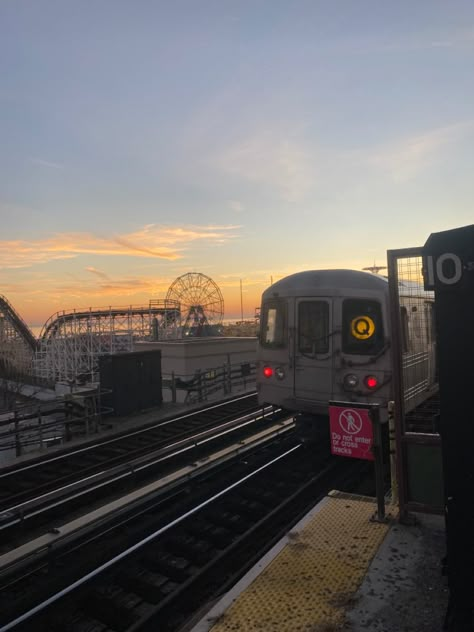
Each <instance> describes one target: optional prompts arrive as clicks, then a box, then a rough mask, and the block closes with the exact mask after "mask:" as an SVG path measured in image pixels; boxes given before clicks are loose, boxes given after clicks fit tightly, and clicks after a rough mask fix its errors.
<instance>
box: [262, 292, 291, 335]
mask: <svg viewBox="0 0 474 632" xmlns="http://www.w3.org/2000/svg"><path fill="white" fill-rule="evenodd" d="M260 320H261V328H260V344H261V345H262V346H263V347H285V346H286V338H287V334H286V302H285V301H281V300H278V299H272V300H270V301H267V302H265V303H264V304H263V305H262V314H261V317H260Z"/></svg>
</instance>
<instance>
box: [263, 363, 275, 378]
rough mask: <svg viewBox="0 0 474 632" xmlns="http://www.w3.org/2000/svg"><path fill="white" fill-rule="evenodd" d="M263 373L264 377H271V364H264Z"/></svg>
mask: <svg viewBox="0 0 474 632" xmlns="http://www.w3.org/2000/svg"><path fill="white" fill-rule="evenodd" d="M263 375H264V376H265V377H272V375H273V369H272V367H271V366H265V367H263Z"/></svg>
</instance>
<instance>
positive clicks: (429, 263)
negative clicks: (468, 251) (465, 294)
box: [426, 252, 462, 286]
mask: <svg viewBox="0 0 474 632" xmlns="http://www.w3.org/2000/svg"><path fill="white" fill-rule="evenodd" d="M445 261H452V274H451V276H446V274H445V273H444V270H443V264H444V263H445ZM426 272H427V276H428V279H427V280H428V285H430V286H432V285H434V284H435V273H436V279H437V280H438V282H439V283H443V284H444V285H454V283H457V282H458V281H459V280H460V279H461V277H462V262H461V259H460V258H459V257H458V256H457V255H455V254H453V253H452V252H445V253H444V255H440V256H439V257H438V258H437V259H436V269H435V266H434V264H433V257H432V256H428V257H426Z"/></svg>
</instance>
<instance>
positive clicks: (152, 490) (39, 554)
mask: <svg viewBox="0 0 474 632" xmlns="http://www.w3.org/2000/svg"><path fill="white" fill-rule="evenodd" d="M294 427H295V424H294V420H293V418H291V419H287V420H286V421H282V422H278V423H275V424H273V425H272V426H269V427H267V428H265V429H264V430H262V431H260V432H259V433H257V434H255V435H252V436H251V437H249V438H247V439H243V440H239V441H238V443H236V444H231V445H230V446H227V447H225V448H222V449H220V450H218V451H217V452H214V453H212V454H210V455H206V456H204V457H202V458H201V459H199V460H198V461H196V462H194V463H191V464H189V465H186V466H184V467H181V468H180V469H179V470H177V471H174V472H171V473H169V474H168V475H165V476H164V477H162V478H160V479H159V480H157V481H154V482H152V483H148V484H146V485H144V486H143V487H140V488H138V489H136V490H134V491H133V492H130V493H128V494H126V495H125V496H122V497H120V498H118V499H116V500H114V501H111V502H109V503H108V504H106V505H103V506H102V507H99V508H98V509H95V510H93V511H91V512H90V513H89V514H86V515H84V516H81V517H80V518H77V519H75V520H73V521H71V522H69V523H66V524H64V525H61V526H58V527H56V528H55V529H54V531H53V532H49V533H47V534H45V535H43V536H40V537H38V538H36V540H32V541H30V542H27V543H26V544H24V545H21V546H19V547H17V548H15V549H13V550H12V551H10V552H8V553H5V554H3V555H0V574H1V575H5V574H6V573H7V572H8V573H10V572H12V571H13V570H16V569H17V568H18V567H19V566H23V565H25V564H28V563H31V560H35V561H37V560H40V559H42V558H43V557H45V556H47V555H48V554H50V553H51V552H54V551H55V550H56V549H57V548H58V547H60V546H64V545H65V544H66V543H68V542H70V541H71V539H72V540H74V539H77V538H78V537H83V536H84V535H85V534H87V533H89V532H91V531H94V530H97V529H98V528H99V526H101V525H103V524H105V523H107V522H110V521H111V520H113V519H116V518H117V517H119V516H120V515H122V514H123V513H126V512H130V511H131V510H134V509H136V508H137V507H138V506H140V505H142V504H143V503H144V502H147V501H148V500H149V499H150V497H153V498H156V497H157V495H163V494H164V493H168V492H170V491H171V490H173V489H174V488H176V487H177V486H179V485H182V484H183V482H187V481H189V480H191V479H193V478H195V477H196V476H198V475H201V474H202V473H204V472H206V471H208V470H211V469H212V468H214V467H216V466H218V465H221V464H222V463H224V462H226V461H229V460H231V459H233V458H235V456H236V455H241V454H244V453H246V452H248V451H249V450H253V449H255V448H256V447H258V446H260V445H261V444H263V443H266V442H268V441H271V440H272V439H274V438H275V437H276V436H279V435H282V434H285V433H288V432H289V431H291V430H293V429H294Z"/></svg>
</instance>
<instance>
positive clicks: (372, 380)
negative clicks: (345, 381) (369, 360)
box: [364, 375, 379, 390]
mask: <svg viewBox="0 0 474 632" xmlns="http://www.w3.org/2000/svg"><path fill="white" fill-rule="evenodd" d="M364 382H365V385H366V386H367V388H370V389H371V390H373V389H374V388H377V386H378V385H379V381H378V379H377V378H376V377H375V375H367V376H366V378H365V380H364Z"/></svg>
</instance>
